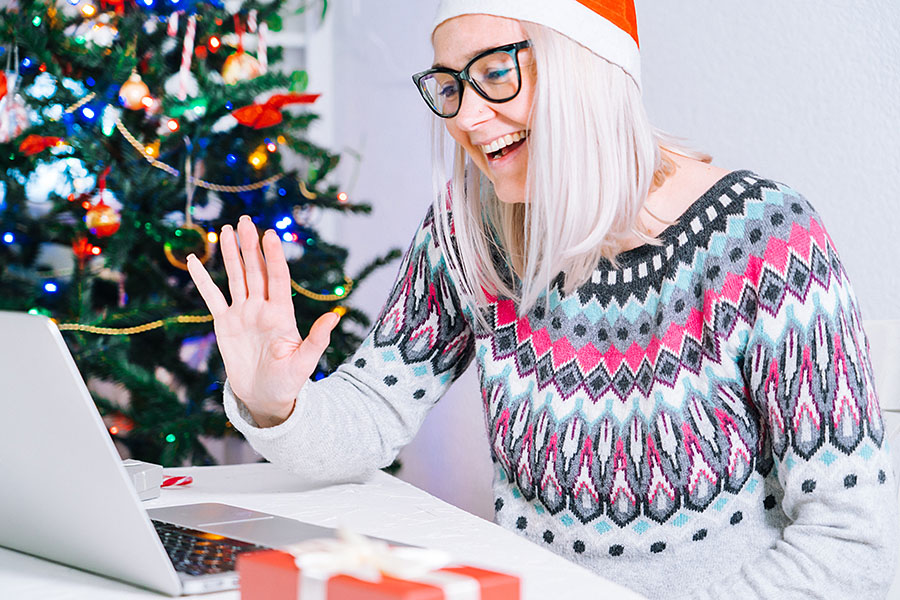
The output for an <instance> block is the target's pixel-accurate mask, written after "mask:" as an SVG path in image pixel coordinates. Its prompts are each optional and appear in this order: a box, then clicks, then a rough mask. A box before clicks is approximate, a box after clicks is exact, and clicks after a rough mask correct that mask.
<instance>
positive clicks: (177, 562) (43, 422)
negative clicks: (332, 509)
mask: <svg viewBox="0 0 900 600" xmlns="http://www.w3.org/2000/svg"><path fill="white" fill-rule="evenodd" d="M0 414H2V415H3V418H4V422H5V423H6V424H7V426H6V427H4V430H3V433H2V434H0V482H2V487H3V489H4V491H3V492H2V493H0V546H5V547H6V548H10V549H12V550H17V551H20V552H25V553H27V554H31V555H34V556H38V557H41V558H44V559H47V560H51V561H55V562H59V563H63V564H66V565H70V566H72V567H76V568H79V569H83V570H86V571H91V572H93V573H97V574H99V575H103V576H106V577H110V578H113V579H118V580H121V581H125V582H128V583H130V584H133V585H136V586H140V587H144V588H148V589H151V590H155V591H158V592H161V593H163V594H168V595H170V596H178V595H181V594H197V593H205V592H213V591H219V590H227V589H236V588H237V587H238V578H237V573H236V572H235V571H234V568H233V565H234V560H235V558H236V556H237V555H238V554H240V553H241V552H244V551H247V550H253V549H257V548H260V547H271V548H278V547H282V546H285V545H287V544H291V543H295V542H299V541H303V540H307V539H313V538H322V537H334V535H335V532H334V530H332V529H329V528H325V527H318V526H316V525H312V524H309V523H303V522H300V521H296V520H294V519H288V518H284V517H278V516H275V515H270V514H267V513H262V512H258V511H253V510H247V509H244V508H240V507H236V506H230V505H226V504H215V503H203V504H188V505H182V506H172V507H166V508H155V509H150V510H145V509H144V507H143V506H141V501H140V500H139V498H138V495H137V492H136V491H135V489H134V486H133V485H132V483H131V480H130V479H129V477H128V475H127V473H126V471H125V468H124V467H123V465H122V460H121V458H120V457H119V454H118V452H117V451H116V448H115V446H114V445H113V442H112V439H111V438H110V436H109V433H108V432H107V430H106V426H105V425H104V423H103V421H102V419H101V418H100V414H99V413H98V412H97V409H96V407H95V406H94V402H93V400H92V399H91V396H90V393H89V392H88V389H87V387H86V385H85V383H84V380H83V379H82V377H81V375H80V374H79V372H78V369H77V367H76V366H75V361H74V360H73V359H72V355H71V354H70V353H69V350H68V348H67V347H66V344H65V341H64V340H63V337H62V335H61V334H60V332H59V329H58V328H57V327H56V325H54V323H53V322H52V321H51V320H50V319H48V318H46V317H43V316H40V315H30V314H27V313H17V312H4V311H0ZM163 540H166V547H168V551H167V549H166V547H164V544H163ZM173 544H174V546H175V547H174V549H173V548H172V546H173ZM213 555H215V556H213ZM223 557H224V559H223ZM214 558H217V560H213V559H214ZM176 567H177V570H176Z"/></svg>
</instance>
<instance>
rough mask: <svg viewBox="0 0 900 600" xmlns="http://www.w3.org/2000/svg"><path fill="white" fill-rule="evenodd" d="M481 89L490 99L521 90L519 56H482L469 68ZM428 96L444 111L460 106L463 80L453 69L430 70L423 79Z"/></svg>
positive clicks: (450, 110) (479, 89)
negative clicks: (446, 71)
mask: <svg viewBox="0 0 900 600" xmlns="http://www.w3.org/2000/svg"><path fill="white" fill-rule="evenodd" d="M466 73H467V74H468V79H469V80H470V81H471V82H472V83H473V84H474V87H475V88H476V89H477V91H478V93H480V94H481V95H482V96H484V97H485V98H487V99H489V100H494V101H500V102H502V101H503V100H509V99H510V98H512V97H513V96H515V95H516V93H518V91H519V83H520V77H519V73H518V69H517V68H516V61H515V59H514V58H513V57H512V56H511V55H510V54H509V53H508V52H494V53H493V54H488V55H486V56H482V57H481V58H479V59H478V60H476V61H475V62H473V63H472V64H471V65H469V68H468V69H467V70H466ZM419 85H420V86H421V87H422V90H423V91H424V92H425V95H426V99H427V100H428V101H429V102H430V103H431V105H432V106H433V107H434V109H435V110H436V111H437V112H438V113H440V114H442V115H452V114H454V113H456V111H457V110H458V109H459V103H460V101H461V98H462V93H461V92H462V82H461V81H460V79H459V78H458V77H457V76H455V75H452V74H450V73H441V72H438V73H430V74H428V75H426V76H424V77H422V79H421V80H420V81H419Z"/></svg>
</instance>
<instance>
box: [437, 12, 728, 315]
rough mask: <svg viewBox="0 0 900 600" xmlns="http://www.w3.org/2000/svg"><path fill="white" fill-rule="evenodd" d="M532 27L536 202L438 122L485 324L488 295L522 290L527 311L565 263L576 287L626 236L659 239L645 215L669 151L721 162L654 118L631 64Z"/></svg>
mask: <svg viewBox="0 0 900 600" xmlns="http://www.w3.org/2000/svg"><path fill="white" fill-rule="evenodd" d="M521 25H522V28H523V30H524V31H525V34H526V35H527V36H528V39H529V40H531V42H532V53H533V57H534V64H533V68H534V69H535V73H536V82H535V92H534V101H533V104H532V109H531V115H530V118H529V123H528V126H529V130H530V133H529V138H528V140H529V142H528V152H529V154H528V164H529V169H528V175H527V179H526V189H525V195H526V201H525V202H524V203H514V204H513V203H504V202H501V201H499V200H498V199H497V197H496V195H495V194H494V190H493V186H492V185H491V183H490V181H488V179H487V178H486V177H485V176H483V175H482V174H481V172H480V171H479V170H478V168H477V167H476V166H475V164H474V163H473V162H472V161H471V160H470V159H469V158H468V156H467V154H466V151H465V150H464V149H463V148H462V147H461V146H459V145H458V144H456V143H455V142H451V141H449V140H448V139H447V138H448V137H449V136H448V135H447V134H446V131H445V127H444V125H443V122H442V120H440V119H437V118H436V125H435V136H434V152H435V155H434V156H435V160H434V171H433V185H434V198H435V203H434V214H435V221H436V225H437V230H438V236H439V238H440V242H441V245H442V246H443V248H444V249H445V254H446V259H447V262H448V266H449V267H450V271H451V273H452V275H453V277H454V278H455V279H456V280H457V283H458V284H459V285H458V288H459V290H460V296H461V300H462V302H463V303H464V305H465V306H467V307H468V308H469V309H470V310H471V312H472V315H473V316H474V317H475V318H476V320H477V321H478V322H479V323H480V324H481V325H482V326H486V325H487V323H486V321H485V320H484V318H483V315H482V312H481V310H480V309H481V308H482V307H484V306H485V305H486V304H487V303H488V295H490V296H494V297H505V298H511V299H513V300H514V301H515V302H516V304H517V306H518V311H519V314H520V315H521V314H524V313H525V312H527V311H528V310H529V309H530V308H531V307H533V306H534V305H535V303H536V302H537V301H538V300H539V299H540V298H541V296H542V295H544V297H545V299H546V294H548V292H549V290H550V287H551V284H552V282H553V281H554V279H556V277H557V276H558V275H559V274H560V273H562V274H563V276H564V281H563V290H564V291H565V292H571V291H572V290H573V289H575V288H576V287H578V286H579V285H581V284H583V283H585V282H586V281H588V280H589V279H590V277H591V274H592V273H593V272H594V270H595V269H596V268H597V265H598V262H599V261H600V260H601V259H603V258H605V259H607V260H609V261H611V262H612V264H613V265H615V259H616V256H617V255H618V254H619V253H620V252H621V251H622V250H623V243H624V242H625V240H626V239H628V238H632V237H633V236H637V237H638V238H639V239H641V240H643V241H644V242H645V243H649V244H654V243H658V242H657V241H656V239H655V238H652V237H650V236H648V235H646V234H645V233H643V232H641V231H640V229H638V227H637V224H638V215H639V213H640V211H641V208H642V207H643V204H644V202H645V200H646V198H647V196H648V194H649V193H650V191H651V189H652V188H653V187H655V186H659V185H661V184H662V182H663V181H664V180H665V177H666V176H667V175H668V174H670V173H671V172H672V170H673V169H674V164H673V163H672V162H671V161H670V160H668V159H665V158H664V155H663V153H662V151H661V150H663V149H665V150H672V151H674V152H676V153H677V154H681V155H686V156H691V157H694V158H699V159H700V160H706V161H709V160H710V158H709V157H708V156H705V155H702V154H699V153H696V152H692V151H689V150H687V149H685V148H682V147H681V146H680V145H679V144H678V143H677V141H676V140H675V138H672V137H671V136H668V135H666V134H664V133H662V132H660V131H657V130H655V129H654V128H653V127H652V126H651V125H650V122H649V119H648V117H647V114H646V111H645V109H644V105H643V102H642V100H641V93H640V90H639V88H638V86H637V84H636V83H635V82H634V80H633V79H632V78H631V77H630V76H629V75H628V74H626V73H625V71H623V70H622V69H621V68H620V67H618V66H616V65H613V64H611V63H609V62H608V61H606V60H604V59H602V58H600V57H598V56H597V55H595V54H594V53H593V52H591V51H589V50H587V49H586V48H584V47H583V46H581V45H579V44H578V43H576V42H574V41H572V40H571V39H570V38H568V37H566V36H564V35H562V34H560V33H558V32H556V31H554V30H553V29H550V28H548V27H545V26H542V25H537V24H534V23H529V22H524V21H523V22H521ZM524 68H527V67H525V66H524V65H523V69H524ZM450 148H452V150H451V153H452V156H451V157H450V158H451V161H452V162H451V161H448V152H447V151H448V149H450ZM448 162H451V164H450V176H449V178H448V176H447V166H448V165H447V163H448ZM448 179H449V184H448ZM447 194H449V198H448V196H447ZM451 212H452V218H451ZM451 221H452V224H451Z"/></svg>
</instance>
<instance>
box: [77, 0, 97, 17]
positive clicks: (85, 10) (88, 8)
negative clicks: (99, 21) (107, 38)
mask: <svg viewBox="0 0 900 600" xmlns="http://www.w3.org/2000/svg"><path fill="white" fill-rule="evenodd" d="M81 14H83V15H84V16H86V17H93V16H94V15H95V14H97V7H96V6H94V5H93V4H91V3H87V4H85V5H84V6H82V7H81Z"/></svg>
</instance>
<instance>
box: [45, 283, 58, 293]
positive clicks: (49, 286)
mask: <svg viewBox="0 0 900 600" xmlns="http://www.w3.org/2000/svg"><path fill="white" fill-rule="evenodd" d="M44 291H45V292H47V293H48V294H55V293H56V292H58V291H59V287H58V286H57V285H56V284H55V283H53V282H52V281H48V282H47V283H45V284H44Z"/></svg>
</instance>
